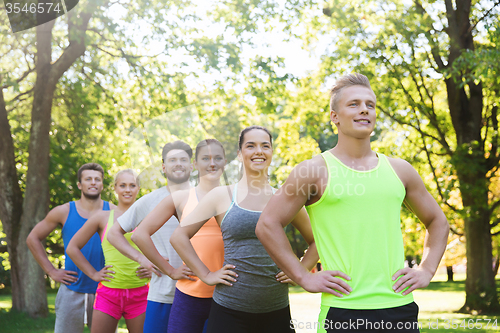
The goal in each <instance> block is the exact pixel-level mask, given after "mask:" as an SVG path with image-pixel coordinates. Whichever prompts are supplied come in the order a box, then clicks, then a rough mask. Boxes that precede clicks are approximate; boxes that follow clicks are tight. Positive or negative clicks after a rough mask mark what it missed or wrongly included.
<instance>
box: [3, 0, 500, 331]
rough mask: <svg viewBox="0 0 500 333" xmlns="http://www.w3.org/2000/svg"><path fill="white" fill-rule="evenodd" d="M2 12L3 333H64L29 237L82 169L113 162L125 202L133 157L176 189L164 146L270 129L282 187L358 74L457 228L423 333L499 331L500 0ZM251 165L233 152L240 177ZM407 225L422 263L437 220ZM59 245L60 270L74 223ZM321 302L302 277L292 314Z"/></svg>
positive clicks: (382, 139) (424, 302) (250, 1)
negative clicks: (29, 20) (42, 18)
mask: <svg viewBox="0 0 500 333" xmlns="http://www.w3.org/2000/svg"><path fill="white" fill-rule="evenodd" d="M0 3H1V2H0ZM4 9H5V6H4V5H3V3H2V5H1V7H0V220H1V222H2V223H1V225H0V228H1V229H0V241H1V243H0V249H1V250H0V253H1V256H2V258H1V259H2V265H0V294H1V295H0V322H1V324H0V332H16V331H18V332H50V331H51V330H53V322H54V307H53V304H54V297H55V290H56V289H57V287H58V286H57V285H55V284H54V283H53V282H52V281H50V280H49V279H48V278H47V277H46V276H44V274H43V271H42V270H41V269H40V268H39V267H38V265H37V263H36V262H35V260H34V259H33V257H32V256H31V254H30V253H29V251H28V249H27V246H26V243H25V239H26V236H27V234H28V233H29V231H30V230H31V228H33V226H34V225H35V224H36V223H37V222H38V221H40V220H42V219H43V217H44V216H45V215H46V213H47V212H48V210H49V209H51V208H53V207H55V206H57V205H60V204H62V203H64V202H67V201H70V200H76V199H77V198H79V196H80V193H79V191H78V190H77V187H76V182H77V180H76V170H77V169H78V167H79V166H80V165H82V164H84V163H87V162H90V161H95V162H99V163H100V164H101V165H103V166H104V167H105V169H106V171H107V174H106V179H105V185H106V186H105V190H104V191H103V198H104V199H106V200H111V201H113V200H114V196H113V194H112V188H111V186H110V183H111V179H112V175H113V174H114V173H115V172H116V171H118V170H119V169H122V168H124V167H133V168H135V169H137V170H138V171H139V172H141V173H142V177H143V180H144V183H145V184H146V186H144V188H143V189H142V190H141V195H144V194H145V193H148V192H149V191H151V190H152V189H154V188H156V187H158V186H161V184H162V183H163V182H164V180H163V178H162V176H161V175H160V174H159V173H158V172H157V170H158V169H159V163H160V149H161V146H162V145H163V144H164V142H166V140H170V139H174V138H178V139H182V140H185V141H186V142H188V143H190V144H193V145H194V144H196V142H197V140H199V139H201V138H205V137H215V138H217V139H219V140H220V141H221V142H223V143H224V145H225V147H226V150H227V152H228V157H229V159H230V160H234V157H235V155H236V148H237V135H238V132H239V131H240V129H242V128H244V127H246V126H248V125H251V124H258V125H264V126H267V127H268V128H269V129H270V130H271V131H272V132H273V134H274V138H275V142H274V143H275V151H274V160H273V165H272V170H271V174H270V181H271V184H272V185H274V186H280V184H282V183H283V182H284V180H285V179H286V177H287V175H288V174H289V172H290V171H291V169H292V168H293V167H294V166H295V165H297V164H298V163H299V162H301V161H303V160H305V159H309V158H311V157H312V156H313V155H315V154H318V153H320V152H321V151H324V150H326V149H329V148H331V147H333V146H334V145H335V143H336V134H335V131H334V129H333V128H332V126H331V124H330V122H329V114H328V110H329V106H328V89H329V87H331V85H332V84H333V82H334V81H335V79H336V78H338V77H339V76H341V75H343V74H346V73H350V72H353V71H356V72H360V73H363V74H365V75H367V76H368V77H369V78H370V80H371V83H372V88H373V90H374V91H375V93H376V95H377V98H378V100H377V107H378V108H377V112H378V124H377V126H376V129H375V132H374V134H373V142H372V146H373V149H374V150H376V151H378V152H381V153H384V154H386V155H389V156H393V157H399V158H403V159H405V160H407V161H409V162H410V163H411V164H412V165H413V166H414V167H415V168H416V169H417V170H418V171H419V173H420V174H421V176H422V178H423V180H424V182H425V184H426V186H427V188H428V189H429V191H430V192H431V193H432V194H433V196H434V197H435V198H436V200H437V201H438V202H439V204H440V205H441V207H442V209H443V211H444V212H445V213H446V215H447V217H448V219H449V221H450V224H451V230H452V232H451V233H450V237H449V245H448V248H447V251H446V253H445V257H444V259H443V261H442V264H441V267H440V270H439V274H438V275H437V276H436V278H435V281H434V282H432V283H431V285H430V286H429V287H428V288H427V289H426V290H421V291H417V292H415V299H416V301H417V303H418V304H419V305H420V309H421V321H422V324H423V326H422V332H445V331H447V332H451V331H453V332H455V331H468V330H470V329H471V326H470V320H472V321H473V322H474V323H476V324H475V326H474V325H473V328H474V329H476V330H477V331H484V332H494V331H496V330H498V329H499V328H498V327H496V328H494V327H493V323H494V320H497V318H498V315H499V314H500V307H499V300H498V296H499V294H498V290H497V289H498V288H497V285H496V281H495V275H496V273H497V271H498V266H499V258H500V238H499V237H500V236H499V235H498V234H499V233H500V225H499V222H500V182H499V178H498V176H499V173H500V171H499V160H500V150H499V144H500V132H499V121H500V115H499V103H500V61H499V59H500V46H499V42H500V23H499V13H500V2H499V1H498V0H492V1H490V0H473V1H470V0H469V1H466V0H437V1H435V0H432V1H429V0H396V1H384V0H362V1H361V0H328V1H317V0H310V1H309V0H288V1H285V0H228V1H222V0H220V1H216V0H214V1H201V0H200V1H194V0H193V1H189V0H183V1H178V0H135V1H131V0H81V1H80V3H79V4H78V5H77V6H76V7H75V8H74V9H73V10H72V11H70V12H69V13H68V14H67V15H65V16H63V17H60V18H58V19H57V20H55V21H52V22H49V23H46V24H44V25H41V26H39V27H37V28H33V29H29V30H25V31H22V32H18V33H15V34H14V33H12V31H11V29H10V26H9V19H8V16H7V13H6V11H5V10H4ZM237 169H238V165H237V162H236V161H233V162H232V163H231V167H230V168H229V169H228V172H227V182H229V183H231V182H235V181H236V180H237V176H238V175H237V172H238V171H237ZM401 220H402V223H401V228H402V231H403V237H404V241H405V251H406V258H407V262H408V264H409V265H418V264H419V262H420V260H421V256H422V246H423V239H424V235H425V228H424V227H423V225H422V224H421V223H419V222H418V221H417V220H416V218H415V217H414V216H413V215H412V213H411V212H409V211H408V210H406V209H402V212H401ZM287 233H288V236H289V238H290V241H291V243H292V246H293V248H294V250H295V251H296V253H297V255H299V256H300V255H302V252H303V250H304V243H303V241H302V240H301V239H300V237H299V236H297V233H296V232H295V230H293V229H292V228H289V229H287ZM46 247H47V251H48V253H49V256H50V260H52V262H53V263H54V265H56V266H58V267H62V266H63V265H64V256H63V248H62V240H61V237H60V230H56V231H55V232H54V233H53V234H51V235H50V237H48V238H47V241H46ZM454 272H455V276H453V273H454ZM452 280H455V281H452ZM317 296H318V295H308V294H306V293H304V292H303V291H302V290H300V288H292V291H291V296H290V297H291V303H292V304H291V306H292V312H293V316H294V318H296V319H297V320H304V321H306V320H315V318H316V316H317V308H318V306H319V305H318V304H319V298H318V297H317ZM47 300H48V301H47ZM301 306H302V308H301ZM301 316H302V317H301ZM304 318H305V319H304ZM435 319H439V320H440V322H439V327H440V330H436V329H434V328H431V326H432V325H430V324H429V321H432V320H435ZM453 319H456V320H459V322H458V326H457V328H446V326H445V325H446V322H445V321H446V320H450V321H451V320H453ZM462 319H467V321H462ZM486 319H491V324H490V326H489V327H488V328H487V329H486V328H485V327H484V326H486ZM499 320H500V319H499ZM462 323H465V325H464V326H460V325H461V324H462ZM478 323H481V324H483V325H482V328H481V329H479V328H478V327H479V324H478ZM9 325H10V326H9ZM498 325H500V323H498ZM121 327H124V326H123V325H122V326H121ZM299 331H300V330H299ZM302 331H304V332H306V331H307V330H302ZM309 331H311V332H312V331H313V330H309Z"/></svg>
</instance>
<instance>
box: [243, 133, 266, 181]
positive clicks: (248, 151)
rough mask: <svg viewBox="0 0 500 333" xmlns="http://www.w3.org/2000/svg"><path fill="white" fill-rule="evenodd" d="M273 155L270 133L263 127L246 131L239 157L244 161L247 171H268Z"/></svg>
mask: <svg viewBox="0 0 500 333" xmlns="http://www.w3.org/2000/svg"><path fill="white" fill-rule="evenodd" d="M272 157H273V147H272V145H271V138H270V137H269V134H267V133H266V132H265V131H263V130H261V129H252V130H250V131H248V132H246V133H245V135H244V137H243V144H242V145H241V149H240V150H239V151H238V159H239V160H240V162H243V166H244V168H245V171H247V172H248V171H258V172H262V171H266V172H267V168H268V167H269V165H270V164H271V160H272Z"/></svg>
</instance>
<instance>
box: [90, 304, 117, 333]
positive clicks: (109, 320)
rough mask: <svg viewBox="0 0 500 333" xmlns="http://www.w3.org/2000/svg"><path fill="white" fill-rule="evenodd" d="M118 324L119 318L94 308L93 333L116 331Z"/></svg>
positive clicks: (112, 332) (111, 332)
mask: <svg viewBox="0 0 500 333" xmlns="http://www.w3.org/2000/svg"><path fill="white" fill-rule="evenodd" d="M117 326H118V319H115V318H113V317H111V316H110V315H109V314H107V313H104V312H102V311H99V310H96V309H94V313H93V315H92V331H91V332H92V333H114V332H116V327H117Z"/></svg>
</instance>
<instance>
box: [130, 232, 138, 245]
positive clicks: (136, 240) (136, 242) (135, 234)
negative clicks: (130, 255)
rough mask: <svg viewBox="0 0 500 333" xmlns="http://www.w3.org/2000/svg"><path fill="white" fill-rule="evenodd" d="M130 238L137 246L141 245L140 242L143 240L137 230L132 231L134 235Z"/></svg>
mask: <svg viewBox="0 0 500 333" xmlns="http://www.w3.org/2000/svg"><path fill="white" fill-rule="evenodd" d="M130 239H131V240H132V242H134V243H135V244H136V245H137V246H139V244H138V243H140V242H141V241H140V240H139V239H140V237H139V235H138V234H137V230H136V231H135V232H133V233H132V236H130Z"/></svg>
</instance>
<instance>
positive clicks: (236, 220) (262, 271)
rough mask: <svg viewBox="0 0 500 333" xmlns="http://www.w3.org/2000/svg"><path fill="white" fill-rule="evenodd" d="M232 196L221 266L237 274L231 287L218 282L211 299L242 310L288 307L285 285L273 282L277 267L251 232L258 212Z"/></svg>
mask: <svg viewBox="0 0 500 333" xmlns="http://www.w3.org/2000/svg"><path fill="white" fill-rule="evenodd" d="M235 189H236V186H235ZM235 192H236V190H235ZM234 196H235V195H234ZM234 196H233V202H232V203H231V206H230V208H229V210H228V212H227V214H226V216H224V219H223V220H222V223H221V230H222V238H223V239H224V265H226V264H231V265H234V266H236V268H235V269H234V271H235V272H236V273H237V274H238V277H237V278H236V280H237V281H236V282H235V283H233V285H232V286H231V287H230V286H226V285H223V284H218V285H217V286H216V287H215V292H214V295H213V299H214V301H215V302H217V304H219V305H222V306H224V307H226V308H230V309H234V310H238V311H244V312H251V313H264V312H271V311H275V310H280V309H283V308H285V307H287V306H288V284H286V283H280V282H278V281H276V274H277V273H278V272H279V271H280V269H279V268H278V266H276V264H275V263H274V261H273V260H272V259H271V257H269V254H268V253H267V251H266V250H265V249H264V246H262V243H261V242H260V241H259V239H258V238H257V236H256V235H255V227H256V226H257V222H258V220H259V217H260V214H261V212H260V211H252V210H248V209H245V208H242V207H240V206H238V204H237V203H236V202H235V200H234Z"/></svg>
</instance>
